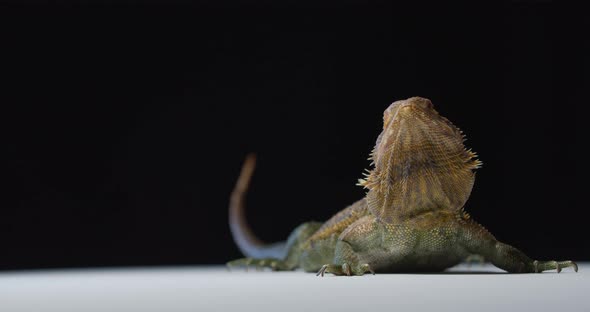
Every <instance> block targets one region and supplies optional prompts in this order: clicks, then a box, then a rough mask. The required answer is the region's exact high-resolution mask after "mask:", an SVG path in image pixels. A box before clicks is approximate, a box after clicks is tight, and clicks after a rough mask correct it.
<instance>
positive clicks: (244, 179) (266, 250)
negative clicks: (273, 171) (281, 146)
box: [229, 154, 286, 259]
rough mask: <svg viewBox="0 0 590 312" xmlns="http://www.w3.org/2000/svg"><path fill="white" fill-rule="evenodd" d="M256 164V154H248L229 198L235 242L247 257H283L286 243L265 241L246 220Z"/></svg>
mask: <svg viewBox="0 0 590 312" xmlns="http://www.w3.org/2000/svg"><path fill="white" fill-rule="evenodd" d="M255 166H256V155H254V154H249V155H248V156H246V160H245V161H244V165H243V166H242V171H241V172H240V176H239V177H238V181H237V183H236V186H235V187H234V190H233V191H232V193H231V196H230V200H229V227H230V230H231V234H232V236H233V238H234V242H235V243H236V245H238V248H239V249H240V251H241V252H242V253H243V254H244V255H245V256H246V257H251V258H277V259H283V258H284V256H285V249H286V248H285V243H284V242H281V243H276V244H270V245H267V244H265V243H263V242H262V241H261V240H260V239H259V238H258V237H256V235H254V232H253V231H252V229H251V228H250V226H249V225H248V222H246V216H245V213H244V206H245V205H244V201H245V200H244V199H245V194H246V192H247V191H248V186H249V184H250V180H251V178H252V173H253V172H254V167H255Z"/></svg>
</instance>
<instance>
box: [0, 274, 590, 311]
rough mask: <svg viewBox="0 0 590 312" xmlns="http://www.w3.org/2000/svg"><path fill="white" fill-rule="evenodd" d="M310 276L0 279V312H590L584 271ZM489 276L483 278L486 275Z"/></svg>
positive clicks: (33, 276)
mask: <svg viewBox="0 0 590 312" xmlns="http://www.w3.org/2000/svg"><path fill="white" fill-rule="evenodd" d="M501 272H503V271H501V270H498V269H496V268H494V267H492V266H479V265H474V266H472V267H471V268H468V267H466V266H462V267H457V268H454V269H452V270H451V271H450V272H448V273H444V274H377V275H375V276H372V275H365V276H361V277H334V276H331V275H329V276H326V277H324V278H320V277H316V276H315V274H311V273H303V272H256V271H253V270H251V271H250V272H244V271H243V270H235V271H232V272H228V271H227V270H226V269H225V268H223V267H178V268H174V267H170V268H154V269H150V268H137V269H127V268H126V269H104V270H103V269H100V270H99V269H97V270H55V271H31V272H4V273H0V311H2V312H13V311H14V312H20V311H27V312H29V311H35V312H36V311H56V312H58V311H59V312H67V311H76V312H82V311H142V312H148V311H166V312H168V311H171V312H175V311H231V310H233V311H239V312H246V311H256V312H262V311H279V312H285V311H321V312H327V311H362V312H365V311H366V312H369V311H380V310H381V311H408V310H411V311H437V312H442V311H454V312H455V311H470V312H475V311H527V310H528V311H535V312H538V311H590V298H589V295H588V294H589V291H590V264H588V263H586V264H581V265H580V270H579V272H578V273H574V272H573V271H572V270H571V268H568V269H565V270H564V271H563V272H562V273H560V274H557V273H555V272H545V273H543V274H503V273H501ZM488 273H489V274H488Z"/></svg>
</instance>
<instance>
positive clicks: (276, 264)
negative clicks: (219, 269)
mask: <svg viewBox="0 0 590 312" xmlns="http://www.w3.org/2000/svg"><path fill="white" fill-rule="evenodd" d="M226 266H227V268H228V269H229V270H231V269H232V268H235V267H244V268H245V269H246V271H248V268H249V267H250V266H254V267H255V268H256V270H257V271H260V270H262V269H264V268H270V269H271V270H273V271H287V270H289V268H288V267H287V265H286V264H285V262H284V261H282V260H279V259H275V258H263V259H255V258H242V259H237V260H233V261H230V262H228V263H226Z"/></svg>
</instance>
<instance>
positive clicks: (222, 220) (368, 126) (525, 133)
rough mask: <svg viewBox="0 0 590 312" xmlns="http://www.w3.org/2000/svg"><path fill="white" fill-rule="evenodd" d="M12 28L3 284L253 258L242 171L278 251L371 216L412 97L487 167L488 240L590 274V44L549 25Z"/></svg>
mask: <svg viewBox="0 0 590 312" xmlns="http://www.w3.org/2000/svg"><path fill="white" fill-rule="evenodd" d="M441 2H442V1H441ZM1 12H2V13H0V14H1V15H2V16H1V17H2V18H1V19H0V20H1V21H0V23H1V32H2V38H3V39H2V50H3V52H4V53H6V54H5V56H4V57H3V69H2V75H3V76H5V78H7V80H6V81H5V83H3V84H2V87H1V88H2V98H1V99H0V100H1V102H2V103H3V106H4V107H5V108H6V110H3V111H4V112H3V114H2V115H3V117H4V118H3V119H6V120H5V121H4V122H3V125H4V126H6V128H5V130H4V131H3V136H2V145H3V148H2V151H3V152H2V154H4V156H5V157H6V156H7V157H8V158H7V160H5V161H3V163H4V164H3V165H4V167H5V170H4V173H3V174H2V176H3V179H4V180H5V181H4V182H5V184H4V185H5V186H4V187H3V188H4V192H3V193H4V195H3V198H2V205H1V206H0V246H1V248H0V269H14V268H39V267H69V266H102V265H156V264H208V263H223V262H225V261H227V260H230V259H233V258H236V257H239V256H240V254H239V252H238V250H237V248H236V247H235V245H234V244H233V242H232V239H231V235H230V233H229V229H228V225H227V203H228V195H229V193H230V191H231V189H232V187H233V184H234V182H235V179H236V177H237V174H238V172H239V169H240V166H241V163H242V160H243V158H244V156H245V155H246V154H247V153H248V152H257V154H258V156H259V166H258V168H257V171H256V174H255V177H254V180H253V185H252V189H251V192H250V194H249V197H248V205H249V207H248V219H249V221H250V223H251V224H252V226H253V227H254V228H255V231H256V233H257V234H258V235H259V236H260V237H261V238H262V239H264V240H266V241H275V240H281V239H284V238H285V237H286V236H287V235H288V233H289V231H290V230H291V229H292V228H293V227H295V226H297V225H298V224H299V223H301V222H303V221H306V220H309V219H315V220H325V219H327V218H329V217H330V216H331V214H333V213H334V212H336V211H337V210H339V209H341V208H343V207H344V206H346V205H348V204H350V203H352V202H353V201H355V200H356V199H358V198H360V197H361V196H363V195H364V191H363V190H362V189H361V188H360V187H358V186H355V183H356V180H357V178H359V177H361V173H362V171H363V169H364V168H368V166H369V161H367V160H366V159H367V157H368V154H369V151H370V149H371V148H372V146H373V144H374V141H375V139H376V137H377V134H378V133H379V131H380V127H381V118H382V115H381V114H382V112H383V110H384V109H385V108H386V107H387V106H388V105H389V104H390V103H391V102H393V101H395V100H399V99H404V98H407V97H410V96H416V95H419V96H423V97H427V98H430V99H431V100H432V101H433V103H434V105H435V107H436V109H437V110H438V111H439V112H440V113H441V114H442V115H444V116H446V117H448V118H449V119H450V120H451V121H453V122H454V123H455V124H456V125H458V126H459V127H460V128H461V129H462V130H464V131H465V133H466V134H467V136H468V141H467V145H468V146H469V147H471V148H473V149H474V150H475V151H476V152H478V154H479V155H480V159H481V160H482V161H483V162H484V166H483V168H482V169H480V170H479V171H478V176H477V180H476V183H475V187H474V190H473V193H472V196H471V198H470V200H469V201H468V203H467V210H468V211H469V212H470V213H471V214H472V216H473V217H474V218H475V219H476V220H478V221H479V222H480V223H482V224H484V225H485V226H486V227H487V228H488V229H489V230H490V231H491V232H492V233H494V234H495V235H496V236H497V237H498V238H499V239H500V240H503V241H506V242H508V243H510V244H513V245H515V246H517V247H519V248H521V249H522V250H523V251H525V252H526V253H528V254H529V255H531V256H533V257H536V258H543V259H553V258H556V259H575V260H583V259H590V250H589V248H588V246H589V244H588V241H587V240H586V239H585V237H586V236H587V231H586V229H585V227H586V224H587V219H585V218H583V217H582V215H583V213H584V208H586V207H587V204H585V207H584V208H583V207H582V205H583V204H582V199H581V198H582V195H583V194H582V192H584V190H583V188H584V185H583V182H582V179H581V177H580V176H579V175H581V174H579V173H578V170H580V168H581V166H584V165H585V162H584V157H583V156H584V154H583V152H581V151H580V146H581V145H582V142H581V140H582V139H581V138H580V137H579V136H580V134H579V132H578V131H581V127H582V125H583V124H582V119H581V117H580V112H578V105H580V103H583V102H584V100H583V97H582V96H583V91H586V90H583V83H584V80H583V79H584V76H583V70H584V68H583V66H585V65H584V63H580V58H581V57H583V53H584V52H583V50H582V48H583V47H584V46H583V45H584V43H581V42H579V41H577V40H573V39H576V38H574V36H573V35H570V34H569V32H560V31H557V30H556V26H557V25H556V24H557V23H558V22H557V21H556V20H555V19H554V18H553V14H554V8H553V5H552V4H551V3H546V2H509V3H504V4H501V5H495V6H483V7H476V6H473V5H467V4H449V3H445V4H436V3H430V4H427V3H420V4H416V5H413V6H410V5H399V4H396V5H391V4H388V3H377V2H371V3H370V4H366V3H364V2H362V1H358V2H357V1H344V2H342V3H339V4H333V5H328V4H322V5H318V4H313V3H307V4H301V3H298V4H281V5H277V4H273V2H270V1H267V2H261V3H258V4H248V3H247V2H242V3H239V2H234V3H222V4H220V3H219V2H213V1H211V2H208V3H201V4H195V3H192V4H187V3H184V4H183V3H174V4H171V3H170V2H166V1H162V3H160V4H158V3H154V2H152V3H143V4H137V3H135V4H132V3H127V4H122V3H119V4H116V5H115V4H113V5H104V4H100V5H99V4H92V3H87V4H85V5H81V4H80V5H74V4H62V5H59V6H57V5H55V6H50V5H43V4H34V3H29V4H16V3H14V4H8V5H3V9H2V10H1ZM564 44H568V48H566V49H564V48H563V45H564ZM569 44H572V45H569ZM586 64H587V63H586ZM584 126H585V125H584ZM586 186H587V185H586Z"/></svg>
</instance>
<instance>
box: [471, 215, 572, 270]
mask: <svg viewBox="0 0 590 312" xmlns="http://www.w3.org/2000/svg"><path fill="white" fill-rule="evenodd" d="M461 227H462V231H461V232H460V233H461V234H460V241H461V242H462V244H463V245H464V247H465V248H466V249H467V250H469V251H470V252H472V253H476V254H480V255H482V256H483V257H485V259H488V260H489V261H491V262H492V264H493V265H495V266H497V267H498V268H500V269H503V270H505V271H507V272H509V273H541V272H543V271H548V270H557V273H559V272H561V270H562V269H563V268H567V267H573V269H574V271H576V272H578V265H577V264H576V263H575V262H573V261H570V260H567V261H538V260H533V259H531V258H529V257H527V256H526V255H525V254H524V253H523V252H522V251H520V250H518V249H516V248H514V247H512V246H510V245H508V244H504V243H502V242H499V241H497V240H496V238H495V237H494V236H493V235H492V234H490V233H489V232H488V231H487V230H486V229H485V228H483V227H482V226H481V225H479V224H477V223H476V222H474V221H471V220H469V221H467V222H465V223H461Z"/></svg>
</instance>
